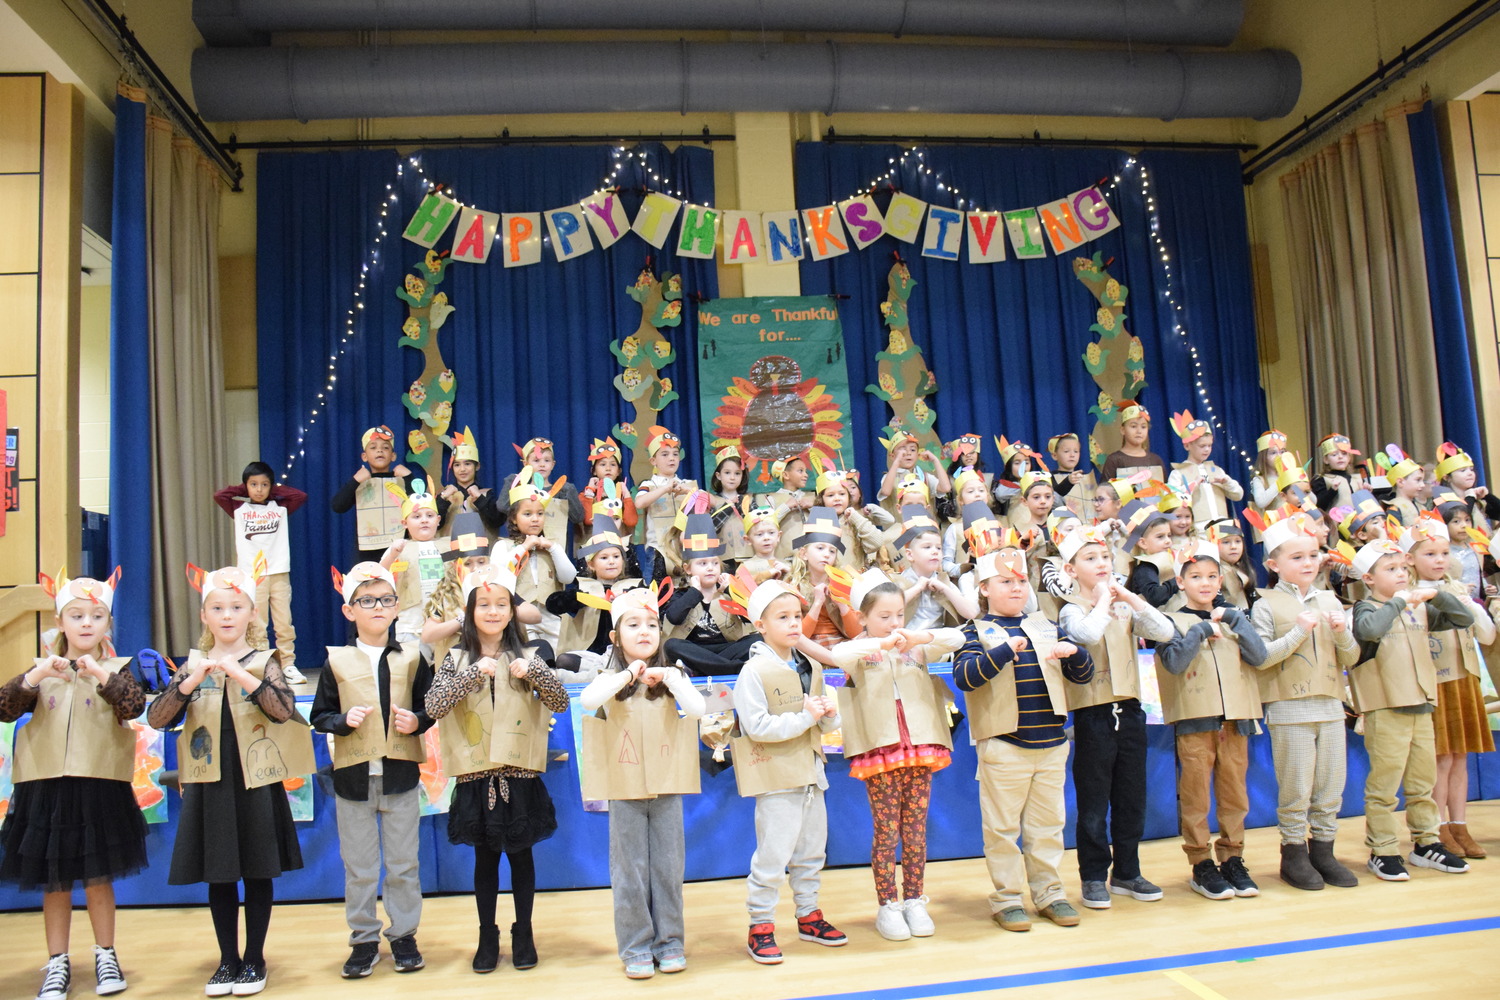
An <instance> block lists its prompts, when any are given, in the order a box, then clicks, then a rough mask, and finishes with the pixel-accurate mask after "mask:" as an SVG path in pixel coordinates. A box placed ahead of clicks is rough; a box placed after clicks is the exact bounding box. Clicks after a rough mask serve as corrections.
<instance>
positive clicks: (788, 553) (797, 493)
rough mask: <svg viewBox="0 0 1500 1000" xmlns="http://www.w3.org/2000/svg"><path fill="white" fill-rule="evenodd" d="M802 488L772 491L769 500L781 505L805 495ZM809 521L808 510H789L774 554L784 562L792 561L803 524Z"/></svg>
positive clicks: (773, 503)
mask: <svg viewBox="0 0 1500 1000" xmlns="http://www.w3.org/2000/svg"><path fill="white" fill-rule="evenodd" d="M803 495H804V492H803V491H802V490H786V489H782V490H777V491H776V492H775V493H772V494H771V495H770V496H769V497H768V500H769V502H770V503H771V505H772V506H774V507H780V506H781V505H782V504H784V503H790V502H791V501H793V500H796V499H798V498H799V497H801V496H803ZM806 522H807V512H806V511H803V510H789V511H787V512H786V516H785V517H783V518H782V519H781V521H780V524H779V527H780V528H781V538H779V539H778V540H777V542H776V552H775V553H774V555H775V556H776V558H777V559H780V560H781V561H782V562H791V559H792V553H793V552H795V551H796V545H797V536H798V535H800V534H802V525H803V524H805V523H806Z"/></svg>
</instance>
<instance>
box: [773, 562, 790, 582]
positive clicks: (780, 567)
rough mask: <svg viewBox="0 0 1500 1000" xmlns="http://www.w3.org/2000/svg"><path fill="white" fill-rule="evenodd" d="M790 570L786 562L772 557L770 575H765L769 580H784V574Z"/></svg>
mask: <svg viewBox="0 0 1500 1000" xmlns="http://www.w3.org/2000/svg"><path fill="white" fill-rule="evenodd" d="M791 571H792V569H791V567H790V566H788V565H787V564H786V563H784V562H782V561H781V560H779V559H773V560H772V561H771V575H770V576H769V577H767V579H770V580H784V579H786V575H787V574H788V573H790V572H791Z"/></svg>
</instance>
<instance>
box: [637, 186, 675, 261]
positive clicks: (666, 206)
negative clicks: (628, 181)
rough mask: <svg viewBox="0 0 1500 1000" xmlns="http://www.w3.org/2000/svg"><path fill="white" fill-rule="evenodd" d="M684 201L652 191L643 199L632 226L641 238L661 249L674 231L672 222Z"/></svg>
mask: <svg viewBox="0 0 1500 1000" xmlns="http://www.w3.org/2000/svg"><path fill="white" fill-rule="evenodd" d="M681 207H682V202H681V201H679V200H677V199H676V198H673V197H672V196H671V195H667V194H662V193H661V192H660V191H652V192H651V193H650V194H648V195H646V197H645V198H644V199H643V200H642V201H641V208H640V211H638V212H636V213H635V222H633V223H632V224H631V226H630V228H631V229H634V230H635V231H636V232H637V233H639V234H640V237H641V239H643V240H645V241H646V242H647V243H649V244H651V245H652V246H654V247H656V249H658V250H660V249H661V248H662V247H663V246H665V245H666V243H667V237H668V236H669V235H670V234H671V232H672V222H673V220H675V219H676V218H677V210H678V209H680V208H681Z"/></svg>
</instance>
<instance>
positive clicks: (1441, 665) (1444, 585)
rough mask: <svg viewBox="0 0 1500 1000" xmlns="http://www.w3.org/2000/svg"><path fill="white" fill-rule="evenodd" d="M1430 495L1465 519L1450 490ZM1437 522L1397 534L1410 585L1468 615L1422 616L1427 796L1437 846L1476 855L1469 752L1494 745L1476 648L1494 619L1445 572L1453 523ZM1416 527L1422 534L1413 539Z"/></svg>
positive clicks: (1446, 512)
mask: <svg viewBox="0 0 1500 1000" xmlns="http://www.w3.org/2000/svg"><path fill="white" fill-rule="evenodd" d="M1434 500H1435V501H1436V502H1437V503H1438V511H1439V516H1452V517H1453V518H1454V520H1455V521H1461V522H1467V520H1468V506H1467V505H1466V504H1465V503H1464V502H1463V500H1462V499H1461V498H1460V497H1459V496H1458V495H1457V494H1456V493H1453V492H1451V491H1446V492H1441V493H1439V494H1438V495H1437V496H1436V497H1434ZM1437 520H1438V519H1437V518H1436V517H1433V516H1432V515H1430V514H1429V515H1428V516H1426V517H1423V518H1421V519H1419V520H1418V522H1417V527H1416V528H1413V529H1412V530H1411V531H1408V532H1407V533H1406V534H1405V535H1404V536H1403V537H1402V541H1403V542H1409V543H1410V544H1409V547H1408V550H1407V559H1408V560H1409V561H1410V563H1411V566H1412V570H1413V572H1414V573H1415V574H1416V578H1417V584H1416V585H1417V586H1418V587H1421V588H1424V589H1435V590H1437V591H1438V592H1439V596H1443V595H1449V596H1452V597H1454V598H1456V599H1457V600H1458V601H1459V602H1460V604H1461V605H1462V607H1463V608H1464V610H1465V611H1467V612H1468V613H1469V614H1471V615H1472V616H1473V618H1474V621H1473V623H1472V624H1470V625H1468V626H1456V627H1453V628H1447V629H1444V628H1440V627H1439V626H1438V625H1437V624H1434V623H1433V622H1431V621H1429V622H1428V633H1429V635H1428V638H1429V642H1430V645H1431V649H1432V651H1433V653H1432V655H1433V660H1434V666H1435V667H1436V672H1437V711H1436V712H1435V713H1434V714H1433V716H1432V727H1433V745H1434V753H1435V754H1436V755H1437V774H1436V781H1435V784H1434V786H1433V792H1432V798H1433V802H1434V804H1435V805H1436V806H1437V811H1438V819H1439V823H1438V839H1439V840H1441V841H1442V844H1443V846H1444V847H1445V848H1447V849H1448V852H1449V853H1451V854H1453V855H1455V856H1457V857H1461V858H1475V859H1479V858H1483V857H1485V850H1484V848H1482V847H1480V846H1479V844H1478V843H1477V842H1476V841H1475V840H1474V838H1473V837H1471V836H1470V835H1469V826H1468V800H1469V754H1471V753H1484V752H1487V751H1490V750H1493V749H1494V748H1495V741H1494V737H1493V736H1492V735H1491V734H1490V723H1489V718H1488V716H1487V715H1486V713H1485V706H1484V694H1483V692H1482V691H1481V690H1480V685H1479V677H1480V673H1479V671H1480V667H1481V665H1482V661H1481V660H1480V656H1479V650H1478V646H1481V645H1482V646H1488V645H1490V644H1491V643H1493V642H1494V641H1495V623H1494V622H1493V621H1492V620H1491V619H1490V616H1489V615H1488V614H1487V613H1486V612H1485V610H1484V605H1483V604H1481V603H1479V602H1478V601H1476V600H1474V599H1473V598H1472V597H1471V595H1470V593H1469V591H1468V589H1467V588H1466V587H1465V586H1464V584H1463V583H1462V582H1460V581H1458V580H1454V579H1451V578H1450V577H1449V575H1448V566H1449V562H1450V558H1449V554H1450V540H1451V539H1453V537H1454V536H1453V524H1452V522H1448V523H1446V524H1445V525H1444V526H1443V527H1442V528H1441V530H1440V529H1439V526H1438V523H1437ZM1418 533H1420V537H1416V538H1413V537H1412V536H1414V535H1416V534H1418ZM1459 537H1460V538H1462V537H1463V536H1461V535H1460V536H1459ZM1458 548H1460V549H1461V551H1464V552H1469V553H1470V554H1471V555H1472V550H1470V549H1469V547H1468V545H1466V544H1464V543H1463V542H1462V541H1459V542H1458ZM1437 606H1438V605H1437V601H1436V599H1434V601H1433V602H1431V603H1429V605H1428V616H1429V618H1431V617H1433V610H1434V608H1436V607H1437Z"/></svg>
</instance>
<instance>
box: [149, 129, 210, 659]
mask: <svg viewBox="0 0 1500 1000" xmlns="http://www.w3.org/2000/svg"><path fill="white" fill-rule="evenodd" d="M146 133H147V139H146V201H147V207H146V212H147V227H148V229H149V236H148V244H147V246H148V253H149V255H150V261H149V271H150V295H151V354H152V358H151V361H152V365H151V367H152V371H153V372H154V373H155V382H154V385H153V389H152V399H151V402H152V415H153V426H154V436H153V439H152V440H151V441H149V442H145V441H143V442H141V447H143V448H145V447H149V448H151V452H152V469H153V474H154V477H155V478H154V481H153V482H152V483H151V484H150V493H149V497H150V501H149V502H150V503H151V510H152V530H151V534H152V550H153V553H152V554H153V561H154V563H155V565H156V567H157V573H156V574H155V575H156V579H155V580H153V581H152V604H153V607H154V609H155V610H154V612H153V615H154V619H153V621H152V623H151V624H152V629H151V632H152V635H153V636H155V637H156V638H157V640H158V641H160V642H165V643H166V645H165V646H164V647H163V648H164V649H167V650H171V651H173V652H174V653H179V654H180V653H181V652H183V651H185V650H186V649H188V648H189V647H190V646H192V645H194V644H195V643H196V642H197V640H198V635H199V632H200V631H201V626H200V625H199V622H198V595H197V593H196V592H194V591H193V590H192V588H191V587H189V586H188V583H187V577H186V574H185V573H184V567H185V566H186V564H187V563H189V562H193V563H196V564H197V565H199V566H202V567H204V568H205V569H217V568H218V567H220V566H222V565H224V564H225V563H227V562H228V561H229V553H230V545H229V540H230V539H229V536H230V531H229V526H228V523H227V521H226V519H225V518H224V515H223V514H222V513H221V512H220V511H219V509H218V508H217V507H216V506H214V503H213V500H212V497H213V492H214V490H216V489H218V488H219V487H220V486H222V485H224V483H225V482H226V481H227V480H226V478H225V477H226V475H227V469H226V468H225V465H226V462H225V457H224V441H225V437H224V417H223V413H224V366H223V360H222V357H221V354H220V347H219V345H220V339H219V280H218V264H219V251H218V239H219V196H220V191H221V188H220V180H219V177H218V175H217V173H215V172H214V170H213V168H212V167H211V166H209V164H208V162H207V161H206V160H205V159H204V158H203V156H202V154H200V153H199V152H198V149H197V147H196V146H194V145H193V143H192V141H191V140H189V139H185V138H183V137H181V136H177V135H174V133H173V131H172V127H171V125H170V124H169V123H168V122H166V121H164V120H162V119H159V118H148V119H147V129H146ZM143 499H144V491H143Z"/></svg>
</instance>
